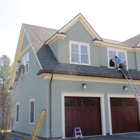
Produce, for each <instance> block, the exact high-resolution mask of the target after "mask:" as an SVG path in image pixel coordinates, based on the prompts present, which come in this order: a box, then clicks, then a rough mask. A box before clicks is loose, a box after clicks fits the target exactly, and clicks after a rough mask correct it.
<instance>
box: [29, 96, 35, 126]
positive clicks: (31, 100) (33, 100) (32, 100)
mask: <svg viewBox="0 0 140 140" xmlns="http://www.w3.org/2000/svg"><path fill="white" fill-rule="evenodd" d="M31 102H34V122H30V117H31ZM34 123H35V99H34V98H33V99H30V101H29V124H34Z"/></svg>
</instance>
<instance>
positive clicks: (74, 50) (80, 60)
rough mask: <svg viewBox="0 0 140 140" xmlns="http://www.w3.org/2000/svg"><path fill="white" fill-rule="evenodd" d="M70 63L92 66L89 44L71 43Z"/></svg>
mask: <svg viewBox="0 0 140 140" xmlns="http://www.w3.org/2000/svg"><path fill="white" fill-rule="evenodd" d="M70 63H73V64H81V65H90V52H89V44H87V43H81V42H75V41H70Z"/></svg>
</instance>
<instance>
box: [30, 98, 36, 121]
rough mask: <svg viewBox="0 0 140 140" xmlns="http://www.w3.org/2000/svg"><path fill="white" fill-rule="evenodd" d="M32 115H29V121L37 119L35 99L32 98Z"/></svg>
mask: <svg viewBox="0 0 140 140" xmlns="http://www.w3.org/2000/svg"><path fill="white" fill-rule="evenodd" d="M29 112H30V115H29V123H34V121H35V99H30V110H29Z"/></svg>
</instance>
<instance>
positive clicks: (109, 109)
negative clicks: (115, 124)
mask: <svg viewBox="0 0 140 140" xmlns="http://www.w3.org/2000/svg"><path fill="white" fill-rule="evenodd" d="M111 97H115V98H135V97H134V95H133V94H124V93H123V94H117V93H116V94H107V100H108V116H109V133H110V135H112V120H111V107H110V98H111ZM139 114H140V106H139ZM139 117H140V116H139Z"/></svg>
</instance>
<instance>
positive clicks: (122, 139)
mask: <svg viewBox="0 0 140 140" xmlns="http://www.w3.org/2000/svg"><path fill="white" fill-rule="evenodd" d="M67 140H75V139H74V138H71V139H67ZM78 140H80V139H78ZM83 140H140V132H136V133H131V134H130V133H129V134H116V135H111V136H95V137H85V138H83Z"/></svg>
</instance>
